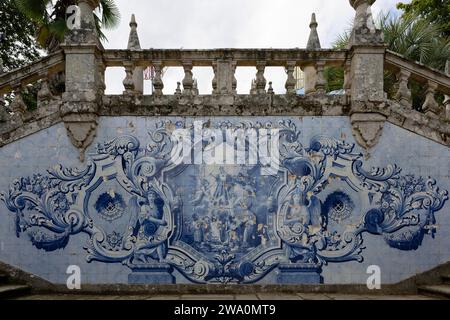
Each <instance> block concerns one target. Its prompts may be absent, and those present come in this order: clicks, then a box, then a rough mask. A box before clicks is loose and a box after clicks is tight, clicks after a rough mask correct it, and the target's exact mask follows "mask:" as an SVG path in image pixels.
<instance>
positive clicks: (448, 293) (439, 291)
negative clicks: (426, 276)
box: [418, 274, 450, 299]
mask: <svg viewBox="0 0 450 320" xmlns="http://www.w3.org/2000/svg"><path fill="white" fill-rule="evenodd" d="M441 280H442V283H441V284H435V285H424V286H419V287H418V291H419V293H420V294H423V295H427V296H433V297H440V298H446V299H450V274H447V275H443V276H441Z"/></svg>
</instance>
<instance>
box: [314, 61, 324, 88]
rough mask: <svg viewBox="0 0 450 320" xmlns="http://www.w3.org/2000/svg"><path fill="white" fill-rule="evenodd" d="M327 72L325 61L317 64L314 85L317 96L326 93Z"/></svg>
mask: <svg viewBox="0 0 450 320" xmlns="http://www.w3.org/2000/svg"><path fill="white" fill-rule="evenodd" d="M324 70H325V61H318V62H316V72H317V75H316V83H315V85H314V89H315V93H316V94H325V93H326V84H327V82H326V80H325V76H324Z"/></svg>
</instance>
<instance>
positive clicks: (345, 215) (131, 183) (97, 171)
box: [0, 117, 450, 284]
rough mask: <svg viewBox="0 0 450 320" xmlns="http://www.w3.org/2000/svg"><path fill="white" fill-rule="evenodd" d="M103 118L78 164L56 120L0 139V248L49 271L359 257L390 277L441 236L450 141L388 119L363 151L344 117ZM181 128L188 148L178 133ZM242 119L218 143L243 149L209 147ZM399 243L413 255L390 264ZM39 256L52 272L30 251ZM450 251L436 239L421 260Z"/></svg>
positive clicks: (260, 266) (302, 279) (160, 274)
mask: <svg viewBox="0 0 450 320" xmlns="http://www.w3.org/2000/svg"><path fill="white" fill-rule="evenodd" d="M199 120H203V122H202V124H203V125H202V126H201V127H200V128H201V129H202V130H203V131H202V135H200V138H198V136H196V134H197V133H196V129H195V126H194V121H199ZM99 128H100V132H99V134H98V137H97V139H96V143H97V144H96V145H94V146H92V147H91V148H90V149H89V152H88V157H87V161H86V162H85V163H79V162H78V160H76V159H75V155H76V151H75V150H72V149H70V147H71V146H70V145H69V143H68V142H67V141H66V140H64V138H61V135H63V132H61V130H64V129H63V128H62V127H54V128H50V129H48V130H46V132H45V133H43V132H41V133H38V134H36V135H34V136H31V137H28V138H25V139H23V141H19V142H17V143H15V144H17V146H13V145H9V146H6V147H4V148H3V149H0V154H1V155H2V159H5V160H4V161H5V163H3V168H9V169H6V170H8V174H5V175H3V176H2V178H1V184H0V187H1V188H2V189H1V190H2V191H3V193H2V195H1V199H2V200H3V201H2V205H1V208H0V210H1V211H0V213H1V215H0V222H1V224H2V225H4V226H5V225H8V226H9V227H8V228H6V227H3V228H2V232H1V241H2V246H3V243H6V247H7V248H6V249H4V250H2V251H1V255H0V260H2V261H4V262H7V263H11V264H13V265H18V266H19V267H22V268H24V269H26V270H28V271H30V272H32V273H35V274H37V275H40V276H43V277H45V278H48V279H50V280H51V281H54V282H64V280H62V279H64V274H63V271H62V268H63V266H64V265H68V264H73V263H75V264H79V265H80V266H81V267H82V270H83V272H84V273H85V277H86V278H85V279H87V280H86V281H88V282H92V283H115V282H117V283H127V282H128V283H198V284H204V283H235V284H246V283H282V284H283V283H284V284H287V283H324V282H325V283H349V282H354V283H360V282H362V281H364V280H363V276H362V275H363V274H364V272H365V268H359V267H358V266H366V262H367V261H372V262H374V263H375V264H379V265H381V266H382V268H383V269H384V270H386V271H385V272H386V273H387V275H385V276H384V277H385V279H387V281H399V280H400V279H402V278H406V277H407V276H410V275H412V274H414V273H415V272H418V270H420V269H421V268H422V269H423V268H426V266H425V265H424V264H423V263H422V262H421V261H423V259H425V258H426V257H428V256H427V249H426V248H427V247H429V246H438V247H442V248H443V247H444V245H445V241H444V239H447V240H448V239H449V238H448V236H447V234H449V233H450V230H449V228H450V223H449V222H450V220H449V219H450V218H449V216H448V207H446V205H447V203H446V200H447V199H448V192H447V190H448V189H449V187H450V185H449V178H448V170H449V166H448V159H449V157H448V156H449V152H448V148H446V147H444V146H440V145H437V144H435V143H433V142H431V141H428V140H426V139H424V138H421V137H418V136H415V135H412V134H410V133H408V132H406V131H404V130H401V129H398V128H396V127H394V126H392V125H388V124H387V125H386V128H385V132H384V134H383V138H382V140H381V142H380V144H379V145H378V146H377V147H376V149H375V150H372V151H371V155H370V157H369V158H367V157H364V156H363V154H362V153H361V150H360V149H359V147H358V146H355V144H354V141H353V138H352V136H351V131H350V127H349V123H348V119H347V118H345V117H329V118H313V117H311V118H303V119H298V118H297V119H290V118H281V117H267V118H251V117H247V118H240V117H235V118H221V117H217V118H205V119H193V118H169V117H168V118H163V119H161V118H159V119H155V118H144V117H121V118H112V117H111V118H102V119H101V123H100V126H99ZM180 129H181V131H182V132H183V133H184V134H185V136H184V137H185V138H186V139H188V140H189V141H191V142H192V143H190V144H188V145H189V148H188V150H186V146H184V148H180V145H181V144H180V143H177V141H180V140H177V139H175V135H174V133H175V132H178V131H177V130H180ZM227 130H228V131H227ZM237 130H241V131H240V132H245V133H246V134H244V137H245V140H244V143H243V144H242V145H241V149H240V150H238V149H239V146H238V143H237V142H236V143H235V140H234V139H223V141H221V144H220V148H223V149H220V148H219V149H220V150H227V152H232V154H234V155H237V154H238V151H242V153H241V155H242V156H243V158H244V161H243V162H242V161H241V162H239V161H237V156H236V157H234V156H233V157H232V158H231V159H232V161H219V160H220V159H219V160H218V158H217V157H216V158H215V160H217V161H215V162H214V161H210V160H211V159H212V158H214V157H215V156H216V155H217V150H219V149H218V148H216V149H214V152H211V150H209V149H211V146H212V145H216V146H217V135H216V136H215V137H214V136H213V135H211V133H210V132H215V133H216V134H217V133H218V132H219V133H220V135H222V137H226V136H227V132H237ZM208 132H209V133H208ZM248 132H253V133H255V135H254V136H252V134H247V133H248ZM43 134H45V135H47V137H48V138H49V139H48V140H47V141H46V142H45V143H47V144H45V143H44V145H43V147H42V148H41V149H42V151H40V152H41V153H43V154H40V155H39V156H38V157H39V158H38V159H39V161H38V164H36V163H35V164H33V165H28V166H25V167H24V169H23V170H20V165H19V166H17V162H16V163H13V162H10V160H8V159H12V158H16V159H17V158H18V154H19V155H20V157H19V158H21V159H18V161H25V162H26V163H29V162H32V161H33V157H32V156H30V155H24V154H23V153H24V152H26V151H25V150H26V149H24V148H23V146H26V145H27V144H38V143H40V141H44V140H42V138H43V137H42V135H43ZM264 135H267V136H264ZM211 137H213V138H211ZM262 137H264V139H262ZM275 137H276V138H277V139H275ZM252 139H255V140H252ZM255 141H256V142H257V144H258V148H257V150H256V151H255V150H254V149H252V148H253V147H252V143H253V142H255ZM415 141H416V143H415ZM66 143H67V145H66ZM414 143H415V144H416V145H415V146H411V148H410V149H408V148H407V147H405V148H404V149H403V150H399V149H396V146H402V145H403V146H407V145H410V144H414ZM21 144H23V146H22V145H21ZM62 146H64V147H65V148H66V149H62ZM263 149H264V150H263ZM415 149H418V150H419V149H420V150H422V153H421V154H417V152H416V151H415ZM58 150H66V151H65V152H64V153H58V152H60V151H58ZM208 150H209V151H208ZM261 150H262V151H264V154H266V155H267V154H270V155H273V154H274V152H275V150H276V151H277V152H276V154H277V159H276V161H275V162H274V163H269V162H267V161H266V162H264V161H262V160H263V159H262V158H263V156H262V154H263V153H261ZM198 152H200V153H201V154H202V158H201V159H200V161H199V158H196V157H198ZM208 152H209V153H208ZM233 152H234V153H233ZM408 154H416V157H411V156H408ZM224 155H225V153H224ZM227 155H228V154H227ZM252 155H253V156H254V160H256V161H253V162H252V161H251V160H250V158H251V157H252ZM208 157H209V158H208ZM34 159H36V158H34ZM174 159H177V160H174ZM213 160H214V159H213ZM222 160H223V159H222ZM227 160H229V159H227ZM241 160H242V159H241ZM208 161H209V162H208ZM430 161H434V165H433V163H430ZM7 162H8V163H7ZM17 167H18V169H14V168H17ZM274 168H275V169H274ZM5 172H6V171H5ZM441 233H444V235H445V236H446V238H439V237H441V236H443V235H441ZM16 237H19V238H16ZM380 240H381V242H380ZM423 246H425V248H422V247H423ZM14 250H21V251H24V252H27V253H29V256H28V258H27V257H23V256H20V255H19V256H18V257H16V256H15V255H14V254H12V252H13V251H14ZM380 252H389V255H386V256H380ZM394 254H395V255H397V257H402V258H403V259H404V261H405V262H406V263H407V264H408V265H409V266H411V265H414V263H415V262H416V265H417V267H416V269H415V270H412V269H408V268H405V270H403V271H402V272H399V271H398V270H396V272H394V271H395V266H393V265H391V264H390V263H389V261H390V259H391V258H390V255H394ZM39 255H40V256H41V257H45V259H46V261H47V270H46V271H45V270H44V269H45V268H44V267H43V266H41V265H38V264H36V263H35V262H31V261H28V260H27V259H33V257H35V256H39ZM374 257H377V259H374ZM449 257H450V252H449V250H448V249H442V251H441V252H440V255H437V254H436V255H435V256H433V257H432V258H431V260H428V263H430V264H431V265H430V267H431V266H433V264H434V265H437V264H439V262H440V260H442V259H443V260H446V259H447V260H448V258H449ZM393 259H395V258H393ZM378 260H379V261H378ZM377 261H378V262H377ZM392 261H393V260H392ZM335 265H343V266H347V267H346V268H343V269H342V268H341V269H339V268H335V267H334V266H335ZM105 266H111V267H105ZM52 268H53V269H52ZM333 268H335V269H333ZM358 268H359V269H358ZM48 270H54V272H55V273H56V275H55V274H52V273H51V271H48ZM331 270H334V271H333V272H331ZM331 273H332V275H331ZM350 274H351V275H353V276H351V275H350ZM358 275H359V276H358ZM394 275H395V276H394ZM396 277H397V278H396Z"/></svg>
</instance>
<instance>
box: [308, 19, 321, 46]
mask: <svg viewBox="0 0 450 320" xmlns="http://www.w3.org/2000/svg"><path fill="white" fill-rule="evenodd" d="M317 26H318V23H317V21H316V14H315V13H313V14H312V16H311V23H310V24H309V28H310V29H311V31H310V33H309V38H308V44H307V45H306V49H307V50H316V49H320V48H321V47H320V40H319V34H318V33H317Z"/></svg>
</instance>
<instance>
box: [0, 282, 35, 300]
mask: <svg viewBox="0 0 450 320" xmlns="http://www.w3.org/2000/svg"><path fill="white" fill-rule="evenodd" d="M28 291H30V287H29V286H25V285H13V284H10V285H0V299H7V298H13V297H17V296H19V295H23V294H26V293H27V292H28Z"/></svg>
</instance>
